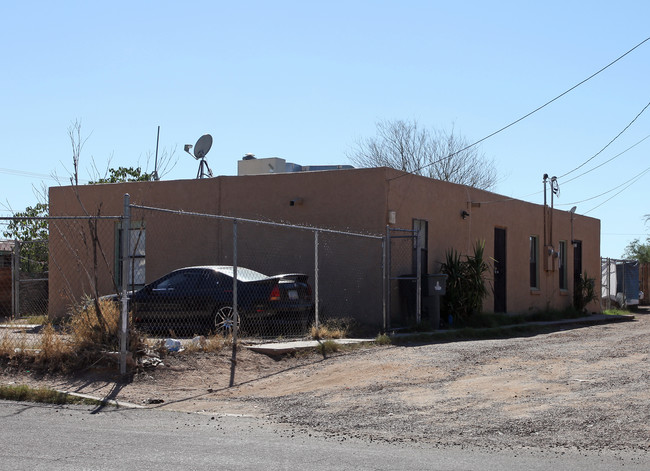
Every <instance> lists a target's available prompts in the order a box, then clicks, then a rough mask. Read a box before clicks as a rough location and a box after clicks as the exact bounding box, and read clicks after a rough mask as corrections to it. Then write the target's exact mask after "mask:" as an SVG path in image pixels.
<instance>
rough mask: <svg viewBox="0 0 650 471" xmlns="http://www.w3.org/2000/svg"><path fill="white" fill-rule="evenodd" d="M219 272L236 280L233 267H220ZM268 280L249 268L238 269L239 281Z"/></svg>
mask: <svg viewBox="0 0 650 471" xmlns="http://www.w3.org/2000/svg"><path fill="white" fill-rule="evenodd" d="M219 271H220V272H221V273H223V274H224V275H228V276H229V277H231V278H234V276H233V268H232V267H219ZM267 278H268V276H266V275H262V274H261V273H259V272H256V271H255V270H251V269H249V268H242V267H237V279H238V280H239V281H259V280H266V279H267Z"/></svg>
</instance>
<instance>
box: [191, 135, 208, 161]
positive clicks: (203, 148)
mask: <svg viewBox="0 0 650 471" xmlns="http://www.w3.org/2000/svg"><path fill="white" fill-rule="evenodd" d="M211 147H212V136H211V135H210V134H204V135H203V136H201V137H199V140H198V141H196V145H195V146H194V158H195V159H196V160H199V159H203V158H205V156H206V154H207V153H208V152H210V148H211Z"/></svg>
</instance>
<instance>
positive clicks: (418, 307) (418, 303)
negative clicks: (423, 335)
mask: <svg viewBox="0 0 650 471" xmlns="http://www.w3.org/2000/svg"><path fill="white" fill-rule="evenodd" d="M421 231H422V228H421V227H418V231H417V233H416V238H415V240H416V243H415V255H416V257H417V260H416V261H415V266H416V270H415V272H416V275H415V276H417V280H416V282H415V286H416V289H415V293H416V294H415V296H416V298H415V323H416V324H418V325H419V324H420V322H422V239H421V237H420V233H421Z"/></svg>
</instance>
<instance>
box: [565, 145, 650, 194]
mask: <svg viewBox="0 0 650 471" xmlns="http://www.w3.org/2000/svg"><path fill="white" fill-rule="evenodd" d="M649 137H650V134H648V135H647V136H646V137H644V138H643V139H641V140H640V141H637V142H636V143H634V144H632V145H631V146H630V147H628V148H627V149H625V150H624V151H623V152H620V153H618V154H616V155H615V156H614V157H612V158H611V159H609V160H606V161H604V162H603V163H602V164H600V165H596V166H595V167H593V168H591V169H589V170H587V171H586V172H583V173H581V174H580V175H576V176H575V177H573V178H569V179H568V180H567V181H565V182H562V183H563V184H564V185H566V184H567V183H569V182H572V181H573V180H576V179H577V178H580V177H582V176H583V175H587V174H588V173H590V172H593V171H594V170H596V169H597V168H600V167H602V166H603V165H605V164H608V163H610V162H611V161H612V160H614V159H616V158H618V157H620V156H621V155H623V154H625V153H626V152H627V151H629V150H631V149H633V148H634V147H636V146H638V145H639V144H641V143H642V142H643V141H645V140H646V139H648V138H649ZM558 178H559V177H558Z"/></svg>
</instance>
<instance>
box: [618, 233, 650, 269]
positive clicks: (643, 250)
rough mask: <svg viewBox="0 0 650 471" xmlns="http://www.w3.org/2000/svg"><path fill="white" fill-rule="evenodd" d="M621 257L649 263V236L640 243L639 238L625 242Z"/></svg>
mask: <svg viewBox="0 0 650 471" xmlns="http://www.w3.org/2000/svg"><path fill="white" fill-rule="evenodd" d="M623 258H625V259H628V260H638V261H639V262H641V263H650V237H648V238H646V241H645V243H643V244H642V243H641V242H640V241H639V239H634V240H633V241H632V242H630V243H629V244H627V247H625V252H624V253H623Z"/></svg>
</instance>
